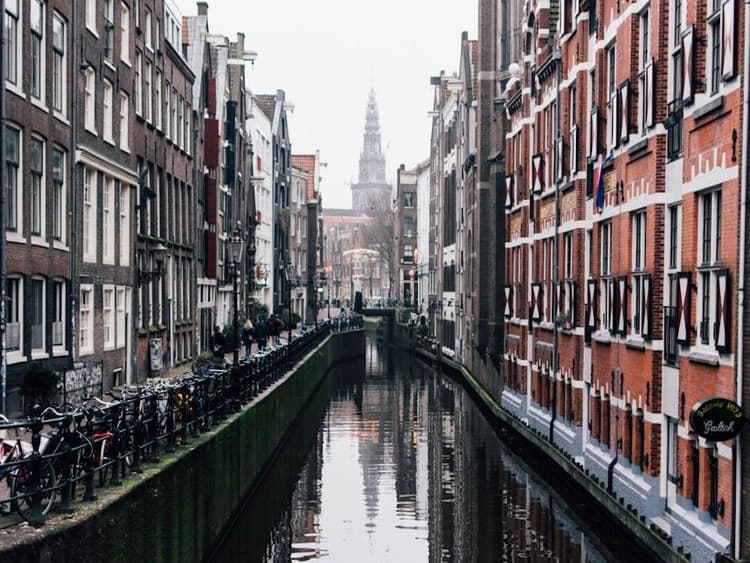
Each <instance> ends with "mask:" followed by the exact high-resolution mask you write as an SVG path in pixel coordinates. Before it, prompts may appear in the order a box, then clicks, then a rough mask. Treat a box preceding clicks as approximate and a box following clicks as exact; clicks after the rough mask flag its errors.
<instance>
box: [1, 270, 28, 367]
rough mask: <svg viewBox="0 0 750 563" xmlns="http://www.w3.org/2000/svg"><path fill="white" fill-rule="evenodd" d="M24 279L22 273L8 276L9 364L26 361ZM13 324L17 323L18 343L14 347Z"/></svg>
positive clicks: (7, 356)
mask: <svg viewBox="0 0 750 563" xmlns="http://www.w3.org/2000/svg"><path fill="white" fill-rule="evenodd" d="M23 282H24V279H23V277H22V276H21V275H20V274H11V275H8V277H7V288H8V289H7V300H8V307H7V312H6V348H5V350H6V360H7V362H8V363H9V364H12V363H18V362H21V361H24V360H25V359H26V357H25V356H24V350H23V345H24V342H23V332H24V324H23V323H24V302H23V301H24V283H23ZM13 325H16V332H17V336H16V338H17V341H18V345H17V347H15V348H14V346H13V342H12V333H13V330H12V329H13Z"/></svg>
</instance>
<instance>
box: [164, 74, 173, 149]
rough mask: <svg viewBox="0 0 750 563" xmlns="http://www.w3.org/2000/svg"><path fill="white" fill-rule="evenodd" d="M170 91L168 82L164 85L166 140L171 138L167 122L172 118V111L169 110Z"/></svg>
mask: <svg viewBox="0 0 750 563" xmlns="http://www.w3.org/2000/svg"><path fill="white" fill-rule="evenodd" d="M171 91H172V88H171V86H170V85H169V82H165V83H164V104H165V106H166V107H165V108H164V134H165V135H166V136H167V139H171V138H172V132H171V131H170V125H169V120H170V118H171V116H172V110H171V109H170V108H171V107H172V105H171V103H170V95H169V94H170V92H171Z"/></svg>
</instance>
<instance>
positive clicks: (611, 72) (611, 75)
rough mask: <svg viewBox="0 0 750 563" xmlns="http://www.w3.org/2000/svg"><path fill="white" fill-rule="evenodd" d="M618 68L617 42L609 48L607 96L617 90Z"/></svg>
mask: <svg viewBox="0 0 750 563" xmlns="http://www.w3.org/2000/svg"><path fill="white" fill-rule="evenodd" d="M616 70H617V69H616V52H615V44H614V43H613V44H612V45H610V46H609V47H608V48H607V97H609V96H611V95H612V94H613V93H614V92H615V87H616V82H615V80H616V76H615V72H616Z"/></svg>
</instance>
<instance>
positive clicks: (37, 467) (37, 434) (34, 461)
mask: <svg viewBox="0 0 750 563" xmlns="http://www.w3.org/2000/svg"><path fill="white" fill-rule="evenodd" d="M41 411H42V407H41V406H40V405H38V404H34V405H33V406H32V407H31V414H32V419H31V425H30V427H31V432H32V434H31V447H32V449H33V451H32V453H31V457H30V458H29V463H30V464H31V486H30V490H31V510H30V512H29V515H28V518H27V520H28V522H29V524H31V525H32V526H34V527H37V528H38V527H40V526H42V525H43V524H44V514H42V490H41V478H42V454H41V453H39V446H40V444H41V442H42V435H41V431H42V419H41V418H40V416H39V415H40V414H41ZM20 502H25V499H21V501H20Z"/></svg>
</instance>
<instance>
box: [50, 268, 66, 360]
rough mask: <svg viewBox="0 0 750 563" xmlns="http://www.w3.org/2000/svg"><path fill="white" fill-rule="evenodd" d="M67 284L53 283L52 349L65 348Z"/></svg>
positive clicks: (59, 281) (58, 281) (57, 281)
mask: <svg viewBox="0 0 750 563" xmlns="http://www.w3.org/2000/svg"><path fill="white" fill-rule="evenodd" d="M65 302H66V295H65V282H64V281H61V280H54V281H53V282H52V347H53V348H64V347H65Z"/></svg>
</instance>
